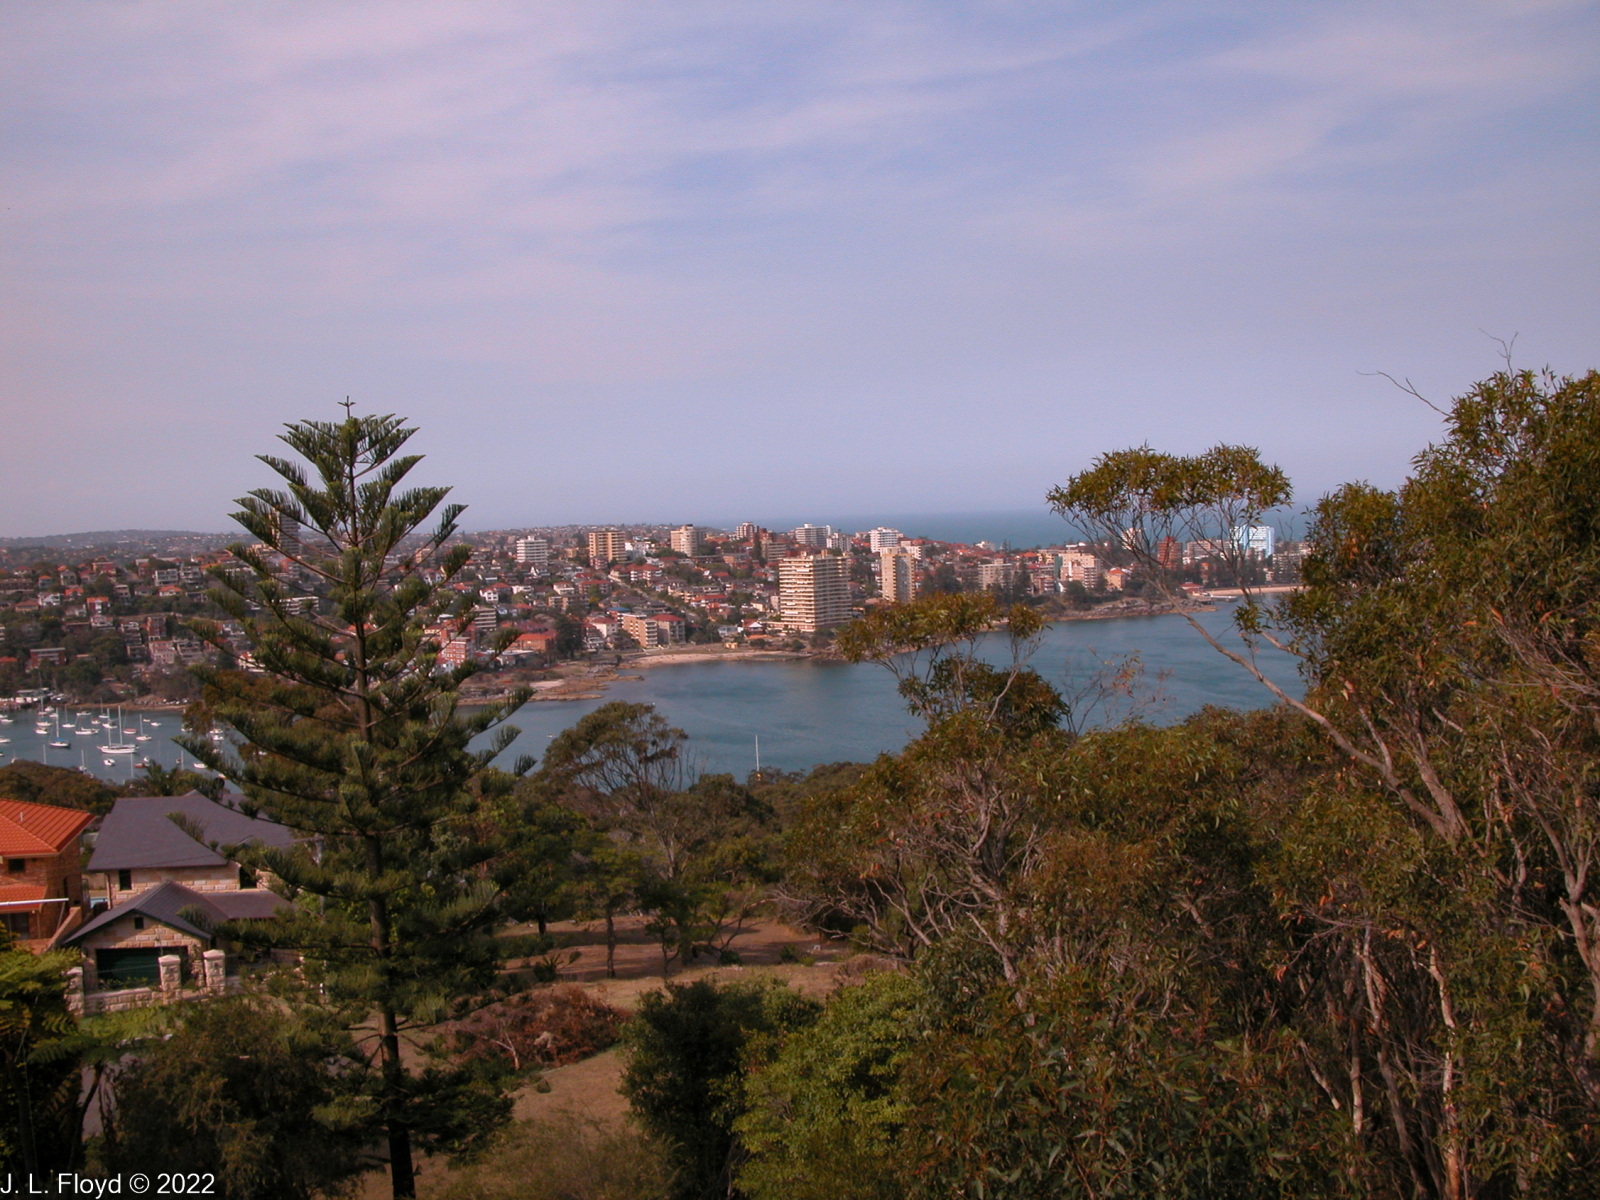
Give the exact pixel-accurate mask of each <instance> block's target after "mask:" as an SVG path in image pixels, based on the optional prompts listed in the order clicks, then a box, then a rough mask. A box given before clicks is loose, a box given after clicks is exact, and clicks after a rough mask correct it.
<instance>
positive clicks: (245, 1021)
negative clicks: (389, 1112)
mask: <svg viewBox="0 0 1600 1200" xmlns="http://www.w3.org/2000/svg"><path fill="white" fill-rule="evenodd" d="M171 1017H172V1023H171V1024H172V1027H171V1029H170V1032H169V1033H168V1035H167V1036H165V1037H163V1038H158V1039H154V1040H152V1041H149V1042H147V1043H145V1044H144V1046H143V1047H142V1048H141V1050H140V1051H139V1053H138V1056H137V1058H136V1059H135V1060H134V1061H133V1062H132V1063H131V1064H129V1065H127V1066H126V1067H124V1068H123V1069H122V1070H121V1071H119V1072H118V1074H117V1076H116V1079H115V1090H116V1105H115V1108H114V1110H113V1113H114V1116H113V1119H112V1120H111V1122H110V1124H109V1125H108V1127H107V1129H106V1133H105V1137H104V1141H103V1144H102V1145H101V1147H100V1148H99V1149H100V1153H99V1160H100V1161H99V1162H98V1164H97V1165H98V1166H99V1167H100V1168H102V1169H103V1170H105V1171H107V1172H110V1173H119V1172H120V1173H123V1174H127V1173H130V1172H133V1171H142V1172H144V1173H146V1174H148V1175H152V1176H153V1175H155V1174H157V1173H159V1172H174V1171H182V1172H199V1173H202V1174H215V1175H216V1176H217V1185H218V1194H219V1195H224V1196H228V1197H230V1198H233V1200H246V1198H250V1197H260V1198H261V1200H269V1198H270V1200H297V1198H304V1200H310V1198H311V1197H313V1196H326V1195H335V1194H343V1193H345V1192H347V1191H348V1190H349V1188H350V1186H351V1185H352V1184H353V1182H354V1179H355V1177H356V1176H357V1175H358V1174H359V1173H360V1172H362V1171H364V1170H367V1169H370V1167H371V1165H372V1163H371V1160H370V1158H369V1155H368V1151H369V1149H370V1146H371V1141H372V1135H373V1133H374V1132H376V1131H375V1129H374V1128H373V1124H372V1120H371V1113H370V1112H367V1111H363V1110H362V1109H361V1108H360V1107H359V1106H353V1105H351V1103H350V1102H349V1100H348V1098H346V1097H343V1096H341V1094H340V1089H339V1088H338V1087H337V1077H338V1075H339V1074H341V1073H343V1072H345V1071H349V1070H352V1069H354V1068H356V1066H357V1064H358V1062H359V1055H358V1054H357V1052H356V1050H355V1047H354V1044H353V1043H352V1042H351V1040H350V1039H349V1038H348V1037H347V1036H345V1035H343V1034H342V1033H341V1032H338V1031H333V1030H329V1029H326V1028H323V1029H320V1030H319V1029H318V1028H316V1027H315V1026H313V1025H308V1024H306V1023H303V1022H301V1021H300V1020H297V1019H296V1017H295V1016H294V1015H293V1014H292V1013H291V1012H289V1011H286V1010H285V1009H284V1008H283V1007H281V1006H280V1005H278V1004H275V1003H273V1002H271V1001H268V1000H265V999H261V998H253V997H230V998H227V999H219V1000H209V1001H206V1002H204V1003H201V1004H193V1005H184V1006H182V1007H181V1008H178V1009H176V1010H173V1012H172V1013H171Z"/></svg>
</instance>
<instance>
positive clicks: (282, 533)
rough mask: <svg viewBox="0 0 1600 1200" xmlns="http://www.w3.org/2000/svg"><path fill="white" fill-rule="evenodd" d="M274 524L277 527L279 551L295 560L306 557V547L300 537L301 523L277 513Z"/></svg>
mask: <svg viewBox="0 0 1600 1200" xmlns="http://www.w3.org/2000/svg"><path fill="white" fill-rule="evenodd" d="M272 523H273V524H274V525H275V526H277V534H278V549H279V550H281V551H283V552H284V553H285V554H288V555H291V556H293V557H295V558H300V557H302V556H304V554H305V552H306V546H305V542H304V541H302V540H301V537H300V522H299V521H296V520H295V519H294V518H293V517H286V516H284V515H283V514H282V513H277V514H275V515H274V517H273V521H272Z"/></svg>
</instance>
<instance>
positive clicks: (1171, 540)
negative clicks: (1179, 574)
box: [1156, 533, 1183, 571]
mask: <svg viewBox="0 0 1600 1200" xmlns="http://www.w3.org/2000/svg"><path fill="white" fill-rule="evenodd" d="M1156 562H1158V563H1160V564H1161V567H1162V569H1163V570H1167V571H1176V570H1177V569H1178V568H1179V567H1181V566H1183V543H1182V542H1180V541H1179V540H1178V539H1177V538H1175V537H1173V536H1172V535H1171V534H1170V533H1169V534H1168V535H1167V536H1166V537H1164V538H1162V539H1161V540H1160V541H1159V542H1157V543H1156Z"/></svg>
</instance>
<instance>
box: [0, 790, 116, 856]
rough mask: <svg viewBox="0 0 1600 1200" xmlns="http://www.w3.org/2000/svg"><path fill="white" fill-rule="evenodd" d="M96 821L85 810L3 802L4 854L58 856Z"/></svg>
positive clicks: (0, 831)
mask: <svg viewBox="0 0 1600 1200" xmlns="http://www.w3.org/2000/svg"><path fill="white" fill-rule="evenodd" d="M93 820H94V814H93V813H88V812H85V811H84V810H83V809H81V808H61V807H59V806H57V805H54V804H29V803H28V802H27V801H25V800H0V855H4V856H8V857H11V858H20V857H23V856H26V855H29V854H58V853H60V852H61V851H62V850H63V849H65V848H66V847H67V846H70V845H71V844H72V843H73V841H74V840H75V839H76V838H77V836H78V835H79V834H80V833H82V832H83V831H84V829H85V827H87V826H88V825H89V823H90V822H91V821H93Z"/></svg>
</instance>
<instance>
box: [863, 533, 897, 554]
mask: <svg viewBox="0 0 1600 1200" xmlns="http://www.w3.org/2000/svg"><path fill="white" fill-rule="evenodd" d="M867 548H868V549H869V550H871V551H872V552H873V553H874V554H882V553H884V552H885V551H888V550H898V549H899V548H900V531H899V530H898V529H884V528H881V527H880V528H878V529H874V530H873V531H872V532H871V533H869V534H867Z"/></svg>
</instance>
